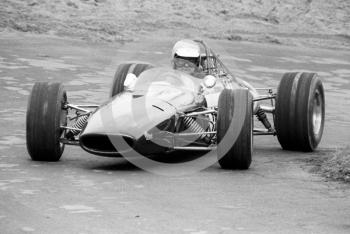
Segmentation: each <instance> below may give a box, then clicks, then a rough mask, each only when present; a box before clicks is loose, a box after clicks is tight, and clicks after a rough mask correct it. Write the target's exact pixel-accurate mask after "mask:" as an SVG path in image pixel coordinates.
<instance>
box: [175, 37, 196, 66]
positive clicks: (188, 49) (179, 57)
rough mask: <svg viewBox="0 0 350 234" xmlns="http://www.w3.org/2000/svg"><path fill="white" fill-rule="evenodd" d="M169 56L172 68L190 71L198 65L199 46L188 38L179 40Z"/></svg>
mask: <svg viewBox="0 0 350 234" xmlns="http://www.w3.org/2000/svg"><path fill="white" fill-rule="evenodd" d="M171 56H172V62H173V67H174V69H179V70H189V71H191V70H193V69H195V68H196V67H198V65H199V59H200V46H199V45H198V43H196V42H195V41H193V40H190V39H183V40H180V41H178V42H176V43H175V45H174V47H173V50H172V53H171Z"/></svg>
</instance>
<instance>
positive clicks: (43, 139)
mask: <svg viewBox="0 0 350 234" xmlns="http://www.w3.org/2000/svg"><path fill="white" fill-rule="evenodd" d="M66 103H67V95H66V91H65V90H64V88H63V86H62V84H60V83H48V82H37V83H35V84H34V86H33V89H32V92H31V95H30V98H29V102H28V107H27V123H26V125H27V126H26V137H27V149H28V153H29V155H30V157H31V158H32V159H33V160H35V161H58V160H59V159H60V158H61V155H62V153H63V150H64V144H62V143H61V142H60V138H61V136H62V135H63V134H64V130H63V129H62V128H61V126H66V125H67V113H68V111H67V109H66V108H65V104H66Z"/></svg>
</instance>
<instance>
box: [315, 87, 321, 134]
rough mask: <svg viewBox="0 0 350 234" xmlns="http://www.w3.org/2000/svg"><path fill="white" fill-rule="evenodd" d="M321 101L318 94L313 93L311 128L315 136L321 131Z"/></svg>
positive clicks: (317, 92)
mask: <svg viewBox="0 0 350 234" xmlns="http://www.w3.org/2000/svg"><path fill="white" fill-rule="evenodd" d="M322 106H323V100H322V97H321V95H320V92H319V91H318V90H317V91H316V92H315V96H314V100H313V113H312V127H313V132H314V134H315V135H318V134H319V133H320V130H321V126H322V121H323V115H322Z"/></svg>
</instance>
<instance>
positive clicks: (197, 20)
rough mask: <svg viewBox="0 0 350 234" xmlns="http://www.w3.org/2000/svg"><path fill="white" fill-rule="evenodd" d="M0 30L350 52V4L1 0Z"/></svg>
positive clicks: (297, 0)
mask: <svg viewBox="0 0 350 234" xmlns="http://www.w3.org/2000/svg"><path fill="white" fill-rule="evenodd" d="M0 29H2V30H8V29H9V30H18V31H24V32H35V33H51V34H57V35H63V36H70V37H79V38H83V39H87V40H92V41H112V42H113V41H129V40H135V39H137V38H139V37H140V36H143V35H147V34H149V33H153V34H156V35H157V34H159V35H163V36H171V37H173V36H177V37H179V38H180V37H209V38H218V39H228V40H247V41H253V42H270V43H277V44H291V45H307V46H317V47H328V48H346V49H349V48H350V35H349V32H350V1H348V0H334V1H328V0H318V1H312V0H283V1H282V0H244V1H243V0H233V1H232V0H218V1H207V0H197V1H188V0H176V1H158V0H129V1H128V0H52V1H46V0H2V1H1V2H0Z"/></svg>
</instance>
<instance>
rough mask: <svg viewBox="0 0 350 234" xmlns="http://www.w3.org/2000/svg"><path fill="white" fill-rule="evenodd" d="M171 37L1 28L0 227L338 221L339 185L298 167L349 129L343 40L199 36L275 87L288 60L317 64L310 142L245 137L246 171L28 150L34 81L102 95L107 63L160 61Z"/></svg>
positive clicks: (147, 227)
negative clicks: (52, 157)
mask: <svg viewBox="0 0 350 234" xmlns="http://www.w3.org/2000/svg"><path fill="white" fill-rule="evenodd" d="M174 41H175V39H166V38H162V39H154V38H146V39H145V40H142V41H138V42H134V43H130V44H125V45H110V44H89V43H86V42H81V41H77V40H70V39H62V38H56V37H49V36H34V35H25V34H4V33H3V34H2V35H1V38H0V129H1V133H0V233H21V232H23V233H25V232H33V233H136V232H141V233H156V232H158V233H197V234H199V233H201V234H202V233H296V232H299V233H349V232H350V199H349V198H350V190H349V186H348V185H345V184H341V183H337V182H326V181H325V179H324V178H322V177H320V176H318V175H317V174H313V173H310V172H308V169H309V166H308V164H307V163H306V161H307V159H312V158H313V159H314V158H317V157H319V156H321V155H325V154H328V153H330V152H332V151H333V150H334V149H336V148H338V147H341V146H344V145H346V144H348V142H349V139H350V131H349V130H350V121H349V117H348V113H349V112H350V92H349V90H350V80H349V79H350V78H349V77H350V59H349V58H350V52H346V51H331V50H320V49H307V48H292V47H283V46H275V45H265V44H250V43H232V42H226V41H210V44H211V45H212V46H213V47H214V49H215V50H216V51H217V52H218V53H219V54H221V58H222V59H223V60H224V61H225V63H226V64H227V65H228V67H229V68H230V69H232V71H233V72H234V73H235V74H237V76H239V77H242V78H244V79H246V80H247V81H249V82H251V83H252V84H253V85H255V86H258V87H263V86H271V87H277V85H278V82H279V79H280V78H281V76H282V74H283V73H284V72H286V71H290V70H303V71H317V72H318V73H319V75H320V77H321V78H322V80H323V81H324V85H325V88H326V104H327V107H326V111H327V113H326V115H327V117H326V128H325V132H324V137H323V140H322V142H321V144H320V146H319V149H318V151H317V152H315V153H308V154H305V153H296V152H288V151H283V150H281V148H280V146H279V144H278V142H277V139H276V138H273V137H259V138H255V154H254V158H253V163H252V165H251V168H250V169H249V170H247V171H226V170H221V169H220V168H219V166H218V165H213V166H211V167H209V168H207V169H205V170H203V171H200V172H198V173H195V174H192V175H186V176H178V177H165V176H159V175H154V174H151V173H148V172H145V171H143V170H140V169H138V168H136V167H134V166H133V165H131V164H130V163H128V162H127V161H126V160H124V159H118V158H117V159H115V158H102V157H96V156H93V155H90V154H88V153H86V152H85V151H83V150H81V149H80V148H79V147H66V150H65V153H64V155H63V157H62V159H61V161H59V162H57V163H39V162H33V161H31V160H30V159H29V155H28V153H27V151H26V145H25V113H26V105H27V99H28V95H29V92H30V90H31V87H32V85H33V83H34V82H35V81H47V80H52V81H60V82H63V83H64V84H65V86H66V88H67V90H68V98H69V100H70V102H71V103H86V104H88V103H97V104H98V103H102V102H104V101H105V100H106V99H107V97H108V93H109V88H110V84H111V82H112V77H113V75H114V71H115V69H116V67H117V64H119V63H121V62H124V61H128V60H139V61H148V62H151V63H154V64H156V65H168V64H169V61H170V50H171V46H172V44H173V43H174Z"/></svg>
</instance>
